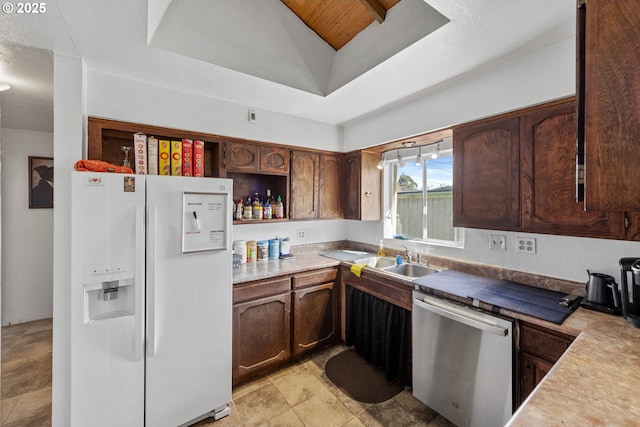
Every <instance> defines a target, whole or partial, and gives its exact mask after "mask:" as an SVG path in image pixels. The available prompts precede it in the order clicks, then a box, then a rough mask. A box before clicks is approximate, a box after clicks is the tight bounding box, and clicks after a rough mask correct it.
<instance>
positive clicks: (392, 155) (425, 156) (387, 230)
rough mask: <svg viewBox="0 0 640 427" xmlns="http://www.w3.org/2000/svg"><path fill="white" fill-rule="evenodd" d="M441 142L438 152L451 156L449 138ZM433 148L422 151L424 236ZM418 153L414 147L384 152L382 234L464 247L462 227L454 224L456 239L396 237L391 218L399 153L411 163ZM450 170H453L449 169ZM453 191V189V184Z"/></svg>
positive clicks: (410, 240) (395, 214)
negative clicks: (430, 160)
mask: <svg viewBox="0 0 640 427" xmlns="http://www.w3.org/2000/svg"><path fill="white" fill-rule="evenodd" d="M447 142H448V144H447V143H446V142H444V143H442V148H441V149H440V155H446V156H452V149H451V142H450V140H449V141H447ZM432 151H433V150H431V151H429V150H425V149H423V150H422V152H421V154H422V159H421V163H422V183H421V187H422V200H423V204H422V233H423V236H424V234H425V231H426V229H427V223H428V212H427V197H428V194H427V193H428V191H427V190H428V188H427V185H426V182H427V174H428V166H427V164H428V160H429V155H430V154H431V152H432ZM418 152H419V149H418V148H417V147H414V148H413V149H402V150H392V151H390V152H386V153H384V155H383V164H382V177H383V185H382V192H383V197H382V202H383V212H384V226H383V237H384V238H385V239H393V240H398V241H406V242H412V243H419V244H427V245H434V246H447V247H453V248H461V249H462V248H464V240H465V239H464V235H465V232H464V228H463V227H454V229H455V233H456V235H457V237H459V240H443V239H433V238H410V239H407V240H404V239H398V238H395V237H394V236H395V231H396V226H397V225H396V221H395V220H394V218H397V197H396V196H397V193H395V191H394V189H395V187H396V185H395V184H396V182H397V179H398V169H399V168H398V167H397V166H398V163H399V162H398V159H397V157H398V155H400V156H401V157H402V159H403V160H404V161H405V162H414V161H415V158H416V156H417V154H418ZM452 172H453V169H452ZM452 191H454V189H453V187H452Z"/></svg>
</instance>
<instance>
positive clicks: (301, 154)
mask: <svg viewBox="0 0 640 427" xmlns="http://www.w3.org/2000/svg"><path fill="white" fill-rule="evenodd" d="M319 167H320V154H318V153H317V152H314V151H303V150H292V151H291V207H290V210H291V211H290V215H289V217H290V218H291V219H310V218H317V217H318V212H319V210H318V189H319Z"/></svg>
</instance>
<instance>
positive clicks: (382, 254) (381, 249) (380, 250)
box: [378, 239, 387, 256]
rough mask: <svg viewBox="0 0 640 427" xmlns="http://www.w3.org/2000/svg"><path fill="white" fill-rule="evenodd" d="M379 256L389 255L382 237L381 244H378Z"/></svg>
mask: <svg viewBox="0 0 640 427" xmlns="http://www.w3.org/2000/svg"><path fill="white" fill-rule="evenodd" d="M378 256H387V251H385V250H384V245H383V243H382V239H380V246H378Z"/></svg>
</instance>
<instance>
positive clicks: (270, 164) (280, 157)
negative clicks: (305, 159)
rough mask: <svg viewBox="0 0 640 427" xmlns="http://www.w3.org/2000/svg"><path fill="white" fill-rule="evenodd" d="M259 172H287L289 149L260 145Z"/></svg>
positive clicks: (284, 173)
mask: <svg viewBox="0 0 640 427" xmlns="http://www.w3.org/2000/svg"><path fill="white" fill-rule="evenodd" d="M260 172H264V173H273V174H283V175H286V174H288V173H289V150H288V149H286V148H278V147H260Z"/></svg>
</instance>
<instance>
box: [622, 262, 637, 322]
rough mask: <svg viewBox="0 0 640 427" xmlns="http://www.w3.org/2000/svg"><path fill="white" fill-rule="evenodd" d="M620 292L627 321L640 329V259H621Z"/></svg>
mask: <svg viewBox="0 0 640 427" xmlns="http://www.w3.org/2000/svg"><path fill="white" fill-rule="evenodd" d="M629 278H631V280H629ZM620 291H621V293H622V313H623V314H624V317H625V319H627V322H629V323H630V324H631V325H633V326H635V327H636V328H640V258H622V259H620Z"/></svg>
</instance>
